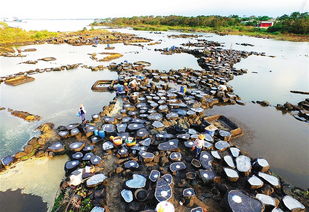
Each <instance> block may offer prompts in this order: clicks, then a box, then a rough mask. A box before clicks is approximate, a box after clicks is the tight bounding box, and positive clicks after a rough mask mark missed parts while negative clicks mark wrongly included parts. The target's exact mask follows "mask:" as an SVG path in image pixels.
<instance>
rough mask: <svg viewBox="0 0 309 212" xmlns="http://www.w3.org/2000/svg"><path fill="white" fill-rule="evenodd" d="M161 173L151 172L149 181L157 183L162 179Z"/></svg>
mask: <svg viewBox="0 0 309 212" xmlns="http://www.w3.org/2000/svg"><path fill="white" fill-rule="evenodd" d="M160 175H161V174H160V172H159V171H158V170H151V172H150V175H149V180H151V181H152V182H156V181H157V180H158V179H159V178H160Z"/></svg>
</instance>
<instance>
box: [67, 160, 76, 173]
mask: <svg viewBox="0 0 309 212" xmlns="http://www.w3.org/2000/svg"><path fill="white" fill-rule="evenodd" d="M78 165H79V161H78V160H72V161H67V162H66V163H65V166H64V167H65V169H66V170H67V171H71V170H73V169H75V168H76V167H77V166H78Z"/></svg>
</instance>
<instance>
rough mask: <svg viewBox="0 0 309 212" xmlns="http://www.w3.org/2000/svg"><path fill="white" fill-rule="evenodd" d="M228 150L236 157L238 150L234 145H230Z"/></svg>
mask: <svg viewBox="0 0 309 212" xmlns="http://www.w3.org/2000/svg"><path fill="white" fill-rule="evenodd" d="M230 152H231V154H232V156H233V157H234V158H237V157H238V156H239V153H240V150H239V149H238V148H236V147H231V148H230Z"/></svg>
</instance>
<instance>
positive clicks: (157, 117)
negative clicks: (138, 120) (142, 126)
mask: <svg viewBox="0 0 309 212" xmlns="http://www.w3.org/2000/svg"><path fill="white" fill-rule="evenodd" d="M147 118H148V119H149V120H151V121H161V120H162V118H163V116H162V115H161V114H160V113H152V114H150V115H149V116H148V117H147Z"/></svg>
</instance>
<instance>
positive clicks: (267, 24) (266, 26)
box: [259, 21, 274, 28]
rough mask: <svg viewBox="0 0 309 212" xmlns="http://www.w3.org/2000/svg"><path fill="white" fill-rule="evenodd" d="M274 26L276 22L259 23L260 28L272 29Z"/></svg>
mask: <svg viewBox="0 0 309 212" xmlns="http://www.w3.org/2000/svg"><path fill="white" fill-rule="evenodd" d="M273 25H274V22H273V21H261V22H260V23H259V27H260V28H268V27H271V26H273Z"/></svg>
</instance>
